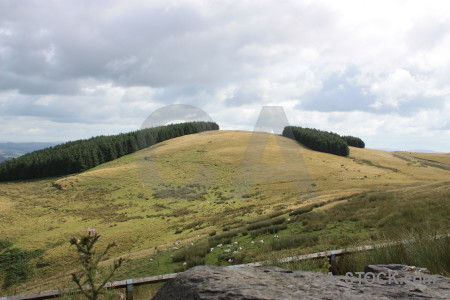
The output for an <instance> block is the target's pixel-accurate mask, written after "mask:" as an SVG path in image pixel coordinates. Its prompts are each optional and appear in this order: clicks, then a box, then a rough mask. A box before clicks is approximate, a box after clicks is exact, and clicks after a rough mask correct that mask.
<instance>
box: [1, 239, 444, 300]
mask: <svg viewBox="0 0 450 300" xmlns="http://www.w3.org/2000/svg"><path fill="white" fill-rule="evenodd" d="M443 237H450V233H449V234H441V235H437V236H435V237H433V238H434V239H439V238H443ZM413 241H414V240H413V239H411V240H402V241H396V242H389V243H381V244H374V245H366V246H359V247H354V248H345V249H338V250H329V251H323V252H316V253H310V254H303V255H298V256H291V257H285V258H281V259H278V260H277V261H278V262H291V261H299V260H307V259H315V258H325V257H328V258H329V261H330V264H331V266H332V267H333V266H335V264H336V257H337V256H339V255H345V254H351V253H356V252H361V251H369V250H374V249H378V248H383V247H388V246H394V245H399V244H406V243H410V242H413ZM268 263H271V261H258V262H252V263H246V264H239V265H232V266H228V268H244V267H260V266H263V265H264V264H268ZM178 274H179V273H170V274H163V275H155V276H149V277H140V278H133V279H125V280H119V281H113V282H108V283H107V284H106V285H105V287H106V288H107V289H120V288H125V289H126V299H127V300H132V299H133V288H134V286H139V285H143V284H153V283H158V282H164V281H168V280H169V279H172V278H175V277H176V276H177V275H178ZM79 293H81V291H80V290H78V289H65V290H51V291H44V292H38V293H32V294H23V295H15V296H7V297H0V300H41V299H52V298H57V297H59V296H62V295H64V294H79Z"/></svg>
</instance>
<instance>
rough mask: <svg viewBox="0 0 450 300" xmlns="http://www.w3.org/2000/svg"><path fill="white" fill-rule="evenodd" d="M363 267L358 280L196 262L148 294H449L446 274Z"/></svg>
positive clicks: (163, 297)
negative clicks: (199, 264) (156, 291)
mask: <svg viewBox="0 0 450 300" xmlns="http://www.w3.org/2000/svg"><path fill="white" fill-rule="evenodd" d="M365 272H366V273H364V274H361V279H360V278H359V274H353V277H351V276H350V275H348V276H327V275H326V274H323V273H315V272H305V271H294V272H292V271H288V270H284V269H281V268H277V267H253V268H252V267H247V268H229V267H215V266H198V267H194V268H192V269H189V270H187V271H186V272H184V273H182V274H180V275H179V276H177V277H176V278H174V279H171V280H170V281H168V282H167V283H166V284H165V285H164V286H163V287H162V288H161V290H160V291H159V292H158V294H157V295H156V296H155V297H154V298H153V299H154V300H194V299H195V300H203V299H208V300H216V299H217V300H219V299H245V300H250V299H252V300H256V299H266V300H268V299H277V300H278V299H280V300H290V299H447V300H448V299H450V278H447V277H443V276H438V275H429V274H428V270H426V269H422V268H416V267H410V266H403V265H371V266H367V267H366V269H365ZM369 272H370V273H369ZM383 273H385V274H386V275H384V274H383ZM364 276H366V279H365V278H364ZM373 276H374V277H375V279H372V277H373ZM378 278H379V279H378Z"/></svg>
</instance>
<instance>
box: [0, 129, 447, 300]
mask: <svg viewBox="0 0 450 300" xmlns="http://www.w3.org/2000/svg"><path fill="white" fill-rule="evenodd" d="M445 155H446V154H442V157H443V158H442V162H447V160H446V157H447V156H445ZM435 156H436V157H434V159H436V160H437V159H439V157H437V156H439V155H438V154H435ZM449 179H450V171H448V170H444V169H440V168H434V167H431V166H424V165H421V164H412V163H409V162H408V161H405V160H403V159H400V158H397V157H395V156H394V155H393V154H392V153H390V152H385V151H378V150H371V149H359V148H353V147H350V155H349V156H348V157H340V156H336V155H331V154H325V153H320V152H315V151H311V150H309V149H307V148H305V147H303V146H301V145H299V144H298V143H297V142H295V141H294V140H290V139H287V138H284V137H281V136H278V135H273V134H268V133H253V132H245V131H217V132H216V131H215V132H205V133H201V134H195V135H189V136H183V137H179V138H175V139H172V140H169V141H165V142H163V143H160V144H157V145H155V146H153V147H151V148H148V149H144V150H141V151H139V152H137V153H135V154H133V155H129V156H125V157H122V158H120V159H117V160H115V161H112V162H109V163H106V164H103V165H100V166H98V167H96V168H94V169H91V170H89V171H87V172H84V173H81V174H74V175H72V176H66V177H63V178H52V179H45V180H34V181H27V182H10V183H2V184H0V219H1V221H2V226H1V227H0V236H1V238H0V239H1V240H7V241H10V242H12V243H13V244H14V247H18V248H21V249H29V250H32V249H43V250H45V253H44V256H43V258H42V259H41V260H40V261H39V263H40V264H41V265H42V266H43V267H41V268H38V269H36V274H35V279H34V280H33V281H30V282H28V283H27V284H25V285H23V286H21V287H19V291H20V292H25V291H30V290H43V289H48V288H55V285H57V284H58V282H61V281H64V280H66V277H67V274H68V272H69V271H70V270H73V269H74V268H75V267H76V265H75V264H74V262H75V256H74V251H73V249H70V246H69V243H68V240H69V238H70V237H71V236H73V235H78V234H80V233H83V232H84V231H85V230H86V229H87V228H95V229H96V230H97V232H99V233H100V234H102V235H103V236H104V237H103V243H106V242H110V241H115V242H116V243H117V244H118V245H119V247H117V248H115V250H114V252H113V253H112V256H111V258H114V257H117V256H119V255H124V256H127V257H128V258H130V259H131V262H129V263H128V264H126V265H125V267H124V268H123V269H122V270H121V272H120V273H119V274H118V275H117V276H121V277H133V276H145V275H151V274H156V273H164V272H172V271H174V266H175V265H174V264H172V263H171V260H170V255H173V253H174V251H175V250H174V249H173V247H175V246H176V247H181V246H182V245H189V244H190V243H191V242H195V241H196V240H199V239H205V238H207V237H209V235H208V234H209V233H211V232H212V231H217V233H218V234H219V233H220V232H222V230H223V229H224V228H225V230H226V231H227V230H228V229H229V228H228V227H233V226H234V227H235V228H236V229H239V230H241V229H245V228H246V226H247V225H246V224H247V223H246V222H247V221H248V220H252V219H255V218H257V217H261V216H263V215H266V214H269V213H273V212H279V214H280V216H282V217H283V216H284V218H285V221H284V224H286V227H287V229H284V231H280V236H292V235H295V234H298V233H301V232H302V231H305V232H306V231H307V230H309V231H308V232H315V234H317V233H318V232H319V233H320V235H321V236H323V238H321V239H318V240H316V242H314V243H312V244H311V245H309V246H306V247H303V248H301V249H300V250H299V251H300V252H302V251H303V252H305V251H313V250H318V249H322V250H324V248H325V249H326V248H334V247H337V246H340V245H342V244H352V243H361V242H364V241H369V240H370V239H371V238H373V235H372V237H371V236H370V235H371V233H373V234H375V233H379V232H382V231H383V226H380V225H383V223H380V220H381V219H383V218H385V221H386V222H387V223H386V224H391V223H392V222H391V221H392V220H391V219H393V218H394V217H395V215H396V214H397V215H399V220H402V219H401V218H400V217H402V218H403V220H404V222H406V223H407V222H410V221H411V220H410V219H408V218H407V216H406V217H405V215H402V212H403V211H406V210H405V209H406V208H408V210H407V211H409V212H406V213H405V212H404V213H405V214H408V213H409V214H413V215H414V214H415V213H416V212H415V206H414V205H417V209H420V210H422V211H427V212H428V213H429V215H427V218H428V217H429V218H431V219H432V220H434V221H435V222H438V223H439V222H441V221H442V219H445V214H444V216H443V215H442V212H444V213H445V210H447V212H448V206H445V199H447V200H448V195H449V194H450V191H449V189H448V186H449V185H448V181H449ZM365 192H370V193H375V194H377V193H380V192H381V193H385V192H386V193H387V195H388V196H386V197H385V196H380V197H381V198H380V199H381V200H380V199H378V198H376V197H378V196H376V197H375V196H374V197H375V198H376V199H375V198H374V199H375V200H374V201H369V200H368V199H369V198H370V195H371V194H370V193H369V194H367V193H366V194H364V193H365ZM433 193H434V194H433ZM352 195H353V196H352ZM358 195H359V196H358ZM361 195H363V196H361ZM364 195H365V196H364ZM377 195H378V194H377ZM433 195H436V197H434V196H433ZM358 197H359V198H358ZM446 197H447V198H446ZM352 199H353V200H352ZM358 199H359V200H358ZM377 199H378V200H379V201H378V200H377ZM436 199H437V200H436ZM435 200H436V201H435ZM364 201H367V203H366V202H364ZM408 201H409V203H408ZM433 201H434V202H433ZM315 203H322V204H323V205H321V206H320V205H318V206H317V207H316V208H314V210H313V211H312V212H311V215H310V217H309V218H310V224H314V223H319V221H320V222H322V223H323V224H324V225H323V224H322V225H320V226H318V227H317V228H316V229H318V230H313V229H314V228H311V226H310V227H308V228H306V227H307V226H308V225H307V223H308V222H306V223H305V222H303V221H304V220H301V219H299V218H297V217H295V216H289V212H291V211H292V210H295V209H297V208H299V207H302V206H306V205H311V204H315ZM364 203H366V204H364ZM447 203H448V202H447ZM369 204H370V205H369ZM439 205H441V207H440V206H439ZM442 205H443V206H442ZM319 206H320V207H319ZM430 207H431V208H430ZM352 210H353V211H352ZM395 210H397V211H395ZM338 212H339V213H338ZM356 212H358V213H359V214H360V215H359V216H354V215H353V214H354V213H356ZM336 215H339V216H340V219H338V218H337V217H332V216H336ZM361 216H364V217H363V218H361ZM352 217H353V221H352V220H350V219H351V218H352ZM288 219H289V220H288ZM319 219H320V220H319ZM368 220H372V221H373V222H374V226H372V225H371V223H370V222H372V221H368ZM363 221H364V222H365V225H363V224H362V222H363ZM425 221H427V220H426V219H423V218H422V219H420V220H418V222H425ZM389 222H391V223H389ZM444 223H445V222H444ZM444 223H443V224H444ZM445 224H446V223H445ZM445 224H444V226H446V225H445ZM399 225H401V222H400V223H399ZM305 226H306V227H305ZM364 226H365V227H364ZM358 228H361V230H359V229H358ZM343 236H350V237H351V238H348V239H347V240H345V241H344V243H340V241H341V242H342V241H343V238H342V237H343ZM269 237H270V236H269V235H268V236H263V238H266V239H267V238H269ZM236 238H237V239H239V241H240V242H241V243H247V244H248V247H247V248H248V249H249V252H247V254H246V256H245V259H244V258H242V259H243V260H251V259H261V258H265V257H270V255H271V253H272V252H273V251H275V250H273V249H272V248H270V247H269V248H264V247H263V246H262V245H259V246H258V247H256V246H254V244H250V240H251V239H253V238H254V236H253V237H252V236H251V232H250V234H246V235H242V234H241V235H239V237H236ZM175 242H178V243H176V244H174V243H175ZM306 244H307V243H306ZM306 244H305V245H306ZM208 246H209V245H208ZM265 247H268V246H265ZM288 248H289V249H290V250H286V249H285V250H283V249H279V250H277V251H278V252H277V255H284V254H286V255H288V254H292V253H298V252H299V251H297V250H295V251H294V250H292V249H291V248H292V247H288ZM294 248H295V247H294ZM297 248H298V247H297ZM251 249H253V250H252V251H251ZM296 251H297V252H296ZM155 255H156V256H158V257H160V260H159V262H158V265H155V264H154V263H153V262H152V264H153V265H151V263H150V262H149V260H148V259H149V258H150V257H154V256H155ZM206 259H207V260H206V262H209V263H215V262H218V260H217V259H218V256H211V257H209V258H208V257H207V258H206ZM160 262H161V263H160ZM105 263H108V262H105ZM176 266H178V267H179V265H176Z"/></svg>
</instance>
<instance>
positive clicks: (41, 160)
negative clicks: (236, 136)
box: [0, 122, 219, 181]
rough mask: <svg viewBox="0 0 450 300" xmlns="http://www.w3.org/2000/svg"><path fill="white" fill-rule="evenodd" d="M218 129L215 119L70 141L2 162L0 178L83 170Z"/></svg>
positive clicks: (70, 172) (29, 177) (5, 179)
mask: <svg viewBox="0 0 450 300" xmlns="http://www.w3.org/2000/svg"><path fill="white" fill-rule="evenodd" d="M218 129H219V125H217V123H214V122H187V123H180V124H170V125H166V126H159V127H153V128H147V129H141V130H136V131H133V132H129V133H121V134H117V135H111V136H97V137H92V138H90V139H84V140H77V141H72V142H67V143H64V144H60V145H57V146H54V147H49V148H45V149H42V150H38V151H34V152H31V153H28V154H25V155H23V156H20V157H18V158H14V159H11V160H7V161H5V162H2V163H0V181H12V180H24V179H34V178H43V177H53V176H61V175H67V174H73V173H79V172H83V171H86V170H88V169H90V168H93V167H95V166H98V165H100V164H102V163H105V162H108V161H112V160H114V159H117V158H119V157H121V156H124V155H127V154H131V153H134V152H136V151H138V150H141V149H143V148H147V147H149V146H152V145H154V144H156V143H160V142H162V141H165V140H168V139H172V138H175V137H179V136H183V135H187V134H193V133H199V132H203V131H208V130H218Z"/></svg>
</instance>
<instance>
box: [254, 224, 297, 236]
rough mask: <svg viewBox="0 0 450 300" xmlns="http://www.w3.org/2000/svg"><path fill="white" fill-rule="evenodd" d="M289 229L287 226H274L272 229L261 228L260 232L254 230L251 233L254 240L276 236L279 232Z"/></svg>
mask: <svg viewBox="0 0 450 300" xmlns="http://www.w3.org/2000/svg"><path fill="white" fill-rule="evenodd" d="M287 228H288V227H287V225H286V224H279V225H273V226H270V227H265V228H261V229H258V230H254V231H252V232H251V236H252V237H253V238H254V237H257V236H259V235H263V234H274V233H277V232H279V231H280V230H285V229H287Z"/></svg>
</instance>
